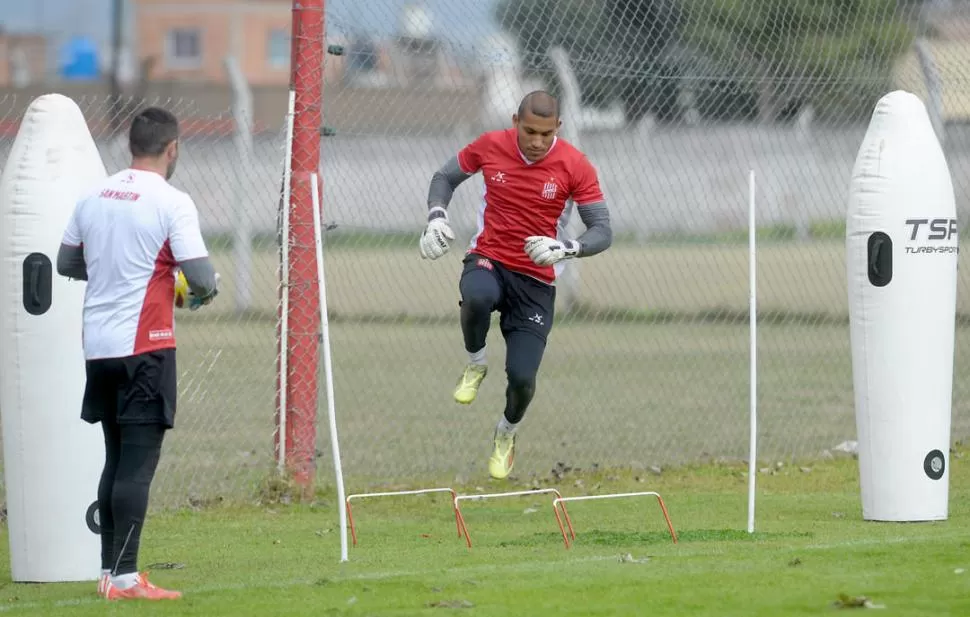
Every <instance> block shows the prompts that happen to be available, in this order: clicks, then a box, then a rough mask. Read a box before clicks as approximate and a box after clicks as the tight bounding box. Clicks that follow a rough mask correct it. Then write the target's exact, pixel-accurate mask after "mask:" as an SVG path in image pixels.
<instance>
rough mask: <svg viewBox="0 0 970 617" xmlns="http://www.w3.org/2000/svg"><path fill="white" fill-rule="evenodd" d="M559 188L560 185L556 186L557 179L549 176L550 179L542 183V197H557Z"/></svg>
mask: <svg viewBox="0 0 970 617" xmlns="http://www.w3.org/2000/svg"><path fill="white" fill-rule="evenodd" d="M557 190H558V187H557V186H556V179H555V178H549V181H548V182H546V183H545V184H543V185H542V198H543V199H555V198H556V191H557Z"/></svg>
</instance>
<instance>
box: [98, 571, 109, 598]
mask: <svg viewBox="0 0 970 617" xmlns="http://www.w3.org/2000/svg"><path fill="white" fill-rule="evenodd" d="M109 585H111V575H110V574H102V575H101V578H99V579H98V595H99V596H102V597H107V594H108V586H109Z"/></svg>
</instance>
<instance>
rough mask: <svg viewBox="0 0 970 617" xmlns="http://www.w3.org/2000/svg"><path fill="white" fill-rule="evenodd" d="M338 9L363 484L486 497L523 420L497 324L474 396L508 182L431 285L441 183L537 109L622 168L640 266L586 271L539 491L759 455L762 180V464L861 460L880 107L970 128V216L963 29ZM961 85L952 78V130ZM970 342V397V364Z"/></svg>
mask: <svg viewBox="0 0 970 617" xmlns="http://www.w3.org/2000/svg"><path fill="white" fill-rule="evenodd" d="M332 4H333V5H334V6H333V8H332V10H331V11H330V12H329V13H328V33H329V36H330V38H331V40H334V41H337V40H339V41H340V42H341V43H342V44H344V45H345V53H344V54H343V55H342V56H333V55H330V56H328V57H327V62H328V75H331V76H332V77H331V80H330V81H328V83H327V85H326V91H325V96H324V117H325V122H326V124H327V125H328V127H330V128H331V129H332V131H333V136H332V137H329V138H326V139H325V140H324V143H323V146H322V149H323V150H322V151H323V163H322V165H323V173H324V197H323V209H324V213H325V216H326V218H327V219H328V220H330V221H332V222H333V223H335V224H336V225H337V228H336V229H334V230H333V231H332V232H330V234H329V235H328V238H327V247H326V259H327V267H328V273H327V276H328V279H327V284H328V287H329V290H330V291H329V294H330V297H331V298H332V300H331V303H330V304H331V309H332V313H333V317H332V319H333V322H332V323H333V324H334V325H333V334H332V336H333V340H334V350H333V355H334V363H335V384H336V386H335V390H336V392H335V396H336V403H337V404H336V407H337V413H338V420H339V423H340V431H341V444H342V453H343V458H344V470H345V473H346V475H347V477H348V479H349V480H348V481H349V482H350V483H351V484H355V483H358V482H359V483H361V484H364V483H366V482H367V481H370V480H374V481H378V480H383V481H392V480H400V481H410V482H414V481H417V479H420V478H425V477H428V476H434V475H436V474H437V475H439V476H444V477H454V476H458V477H460V478H463V479H479V478H481V479H482V481H484V479H485V478H486V477H487V476H486V471H485V469H486V464H485V463H486V460H487V457H488V455H489V453H490V449H491V438H492V431H493V428H494V426H495V423H496V422H497V421H498V419H499V417H500V414H501V413H502V409H503V407H504V391H505V383H504V379H505V375H504V373H503V370H502V369H503V364H504V357H503V352H504V345H503V343H502V341H501V336H500V333H499V331H498V327H497V317H496V320H495V321H493V328H492V331H491V333H490V336H489V349H490V364H491V369H492V370H491V371H490V373H489V376H488V377H487V378H486V380H485V382H484V384H483V386H482V389H481V391H480V395H479V398H478V400H477V401H476V402H475V403H474V404H473V405H472V406H470V407H467V408H466V407H463V406H459V405H456V404H455V403H454V402H453V401H452V399H451V392H452V389H453V387H454V385H455V383H456V380H457V379H458V377H459V374H460V372H461V369H462V366H463V364H464V362H465V361H466V355H465V352H464V349H463V345H462V337H461V332H460V328H459V324H458V299H459V295H458V277H459V274H460V271H461V263H460V259H461V255H462V253H463V249H464V248H465V246H467V243H468V241H469V240H470V238H471V237H472V236H473V235H474V234H475V233H476V231H477V229H478V225H479V223H480V220H481V205H480V204H481V201H482V190H483V179H482V176H481V175H479V176H476V177H475V178H473V179H470V180H468V181H467V182H466V183H465V184H463V185H462V186H461V187H459V188H458V189H457V191H456V193H455V197H454V200H453V202H452V204H451V207H450V208H449V211H450V216H451V221H452V225H453V228H454V229H455V230H456V233H457V234H458V236H459V237H458V239H457V241H456V242H455V244H454V245H453V252H452V253H451V254H450V255H449V256H447V257H445V258H443V259H440V260H438V261H436V262H427V261H422V260H421V259H420V258H419V256H418V251H417V248H416V240H417V235H418V234H419V233H420V230H421V229H422V228H423V226H424V224H425V213H426V206H425V199H426V196H427V193H428V184H429V181H430V179H431V176H432V174H433V172H434V171H435V170H436V169H437V168H438V167H439V166H440V165H441V164H442V163H444V162H445V161H446V160H448V159H449V158H450V157H452V156H454V154H455V153H456V152H457V151H458V150H459V149H460V148H461V147H462V146H464V145H465V144H467V143H469V142H470V141H472V140H473V139H475V137H477V135H478V134H479V133H481V132H482V131H486V130H494V129H503V128H507V127H509V126H510V125H511V117H512V114H513V113H515V111H516V107H517V105H518V103H519V101H520V99H521V97H522V96H523V95H524V94H526V93H527V92H529V91H531V90H533V89H538V88H545V89H550V90H552V91H553V92H555V93H556V94H557V95H558V96H559V97H560V100H561V103H562V110H561V111H562V121H563V125H562V130H561V135H562V136H563V137H565V138H566V139H569V140H571V141H573V142H574V143H575V144H577V145H578V146H579V147H580V148H581V149H582V150H584V151H585V152H586V154H587V155H588V156H589V158H590V160H591V161H592V162H593V163H594V165H595V166H596V167H597V169H598V171H599V174H600V179H601V181H602V184H603V188H604V191H605V194H606V197H607V203H608V205H609V207H610V210H611V214H612V223H613V228H614V232H615V243H614V245H613V247H612V248H611V249H610V250H609V251H607V252H606V253H603V254H601V255H597V256H595V257H592V258H589V259H582V260H578V261H574V262H571V263H570V266H569V270H568V271H567V276H566V277H565V278H564V279H563V281H562V282H561V284H560V287H559V296H558V301H559V305H558V308H557V316H556V325H555V327H554V329H553V332H552V335H551V337H550V339H549V345H548V347H547V350H546V355H545V358H544V360H543V365H542V367H541V369H540V373H539V377H538V390H537V394H536V396H535V399H534V402H533V403H532V406H531V408H530V409H529V411H528V413H527V414H526V416H525V419H524V421H523V424H522V426H521V428H520V430H519V441H518V442H517V453H516V454H517V457H516V473H515V475H516V476H518V478H519V479H520V480H523V481H525V482H530V481H531V479H530V478H531V477H532V476H534V475H540V476H547V475H548V474H550V472H553V473H555V471H556V470H561V469H563V468H564V467H572V468H585V469H588V468H592V467H597V466H599V467H606V466H634V467H652V466H665V465H671V464H679V463H691V462H696V461H700V460H706V459H710V458H715V459H727V460H743V459H744V458H745V457H746V456H747V452H748V429H749V425H748V413H749V394H748V387H749V339H748V337H749V329H748V316H747V312H748V246H747V204H748V176H749V171H750V170H754V172H755V174H756V180H757V188H756V194H757V208H758V213H757V227H758V241H759V252H758V258H757V261H758V264H757V265H758V272H759V281H758V305H759V309H760V313H761V314H760V321H759V359H758V364H759V366H758V369H759V400H758V403H759V412H760V421H759V454H760V456H761V457H763V459H764V460H767V461H771V462H774V461H789V462H790V461H793V460H795V459H810V458H816V457H819V456H826V455H827V453H830V452H831V450H832V449H833V448H835V447H836V446H838V445H839V444H841V443H842V442H845V441H852V440H854V439H855V434H856V429H855V418H854V403H853V393H852V371H851V353H850V346H849V327H848V308H847V304H848V299H847V296H848V291H847V286H846V275H845V255H844V245H845V212H846V205H847V198H848V187H849V179H850V174H851V169H852V164H853V161H854V159H855V156H856V153H857V151H858V148H859V145H860V143H861V140H862V136H863V134H864V132H865V130H866V126H867V123H868V119H869V115H870V114H871V112H872V109H873V107H874V105H875V103H876V101H877V100H878V98H879V97H880V96H882V95H883V94H885V93H886V92H888V91H890V90H892V89H895V88H906V89H910V90H913V91H915V92H917V93H918V94H920V95H921V96H923V98H924V100H925V101H926V102H927V106H928V108H929V111H930V113H931V114H932V115H933V117H934V119H936V120H938V119H940V118H943V117H945V115H949V117H950V119H951V122H949V123H938V124H939V126H941V127H943V128H945V131H946V133H945V142H944V143H945V146H946V151H947V154H948V156H949V159H950V164H951V170H952V172H953V175H954V184H955V186H956V190H957V203H958V204H960V217H961V220H962V217H964V216H965V215H966V207H965V205H964V204H965V203H966V197H967V180H968V176H967V170H968V164H970V159H968V156H967V155H968V151H967V134H966V131H965V128H963V127H962V126H960V125H959V120H961V119H965V118H966V115H965V113H966V110H967V109H968V108H970V106H968V103H970V93H967V97H966V99H961V98H959V97H958V94H959V93H962V92H963V90H962V89H961V88H962V87H963V85H962V82H963V81H965V76H964V75H963V71H965V70H966V67H967V66H970V45H966V44H965V46H964V47H962V48H961V47H959V45H957V44H955V43H952V42H949V41H948V40H944V39H941V38H939V37H942V36H943V35H942V34H937V33H939V32H940V31H941V30H942V26H945V25H947V24H948V23H952V19H953V18H952V16H949V17H947V16H944V17H943V18H942V19H941V20H939V21H937V22H934V23H935V24H936V25H934V23H930V21H929V17H930V16H929V15H928V14H927V13H921V12H920V10H919V8H920V7H918V6H915V5H913V6H910V5H909V4H907V3H898V4H897V3H895V2H890V1H871V2H855V3H844V2H838V3H837V2H802V1H792V0H777V1H774V0H757V1H745V2H711V1H709V0H696V1H693V0H680V1H674V0H655V1H647V0H643V1H632V0H593V1H584V2H572V1H568V0H559V1H549V0H517V1H516V0H507V1H497V2H490V3H472V2H456V3H451V4H449V5H448V6H442V5H440V4H438V5H435V10H436V11H437V13H434V14H432V13H431V12H430V11H424V10H421V9H418V8H415V7H412V8H411V9H409V12H405V13H399V12H398V8H399V4H398V3H396V2H393V1H392V0H378V1H375V2H370V3H367V4H366V5H359V6H357V7H356V8H355V9H354V10H353V11H349V10H348V11H346V12H344V11H338V7H337V6H336V5H337V3H332ZM486 4H487V5H488V15H485V16H484V18H483V16H482V15H480V13H481V11H482V6H483V5H486ZM425 6H427V5H425ZM464 15H467V17H465V18H463V17H462V16H464ZM395 20H399V21H400V26H398V27H393V26H390V27H389V26H387V25H388V24H392V23H395ZM365 26H366V27H365ZM368 28H369V29H368ZM924 36H925V37H933V36H935V37H937V38H930V39H925V40H924ZM958 49H962V50H963V52H962V55H961V54H960V53H958V52H957V51H955V50H958ZM927 52H928V53H927ZM927 62H930V63H933V62H935V63H936V65H935V69H936V70H935V71H933V70H930V71H928V70H927V66H931V65H928V64H927ZM931 68H932V66H931ZM934 73H935V74H942V75H944V78H945V79H947V80H948V81H947V82H946V92H947V93H948V98H947V99H946V100H945V101H944V103H945V104H944V105H940V106H937V105H936V102H937V101H938V100H939V97H937V96H936V95H937V94H938V91H937V90H936V88H938V85H937V84H936V83H935V82H934V79H933V77H932V76H933V74H934ZM928 76H929V77H928ZM952 120H956V121H957V122H952ZM577 218H578V217H577ZM573 230H574V233H580V232H581V230H582V227H581V224H578V225H577V221H575V220H574V221H573ZM962 276H964V277H965V276H966V275H965V274H963V275H962ZM964 287H965V286H964V285H963V281H961V291H960V294H961V295H960V311H961V315H964V316H965V314H966V310H967V308H968V306H967V295H966V291H965V288H964ZM962 323H963V317H961V325H960V327H959V332H958V337H957V346H958V347H957V364H956V372H957V374H958V375H959V374H961V372H962V371H964V370H965V369H966V366H967V364H966V362H967V358H966V355H967V354H966V353H965V352H966V350H967V348H968V345H970V338H968V336H967V330H966V328H965V327H964V326H963V325H962ZM966 400H967V397H966V386H965V385H964V384H963V383H962V382H961V381H960V380H959V379H957V380H956V386H955V393H954V424H953V435H954V438H961V437H965V436H966V435H967V434H968V432H970V416H968V413H967V402H966ZM321 430H325V429H324V425H321Z"/></svg>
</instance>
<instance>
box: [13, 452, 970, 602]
mask: <svg viewBox="0 0 970 617" xmlns="http://www.w3.org/2000/svg"><path fill="white" fill-rule="evenodd" d="M966 452H967V451H966V450H958V451H957V452H956V453H955V454H954V456H953V458H952V464H951V466H950V470H951V474H952V475H951V477H950V516H949V519H948V520H946V521H941V522H932V523H876V522H865V521H863V520H862V518H861V507H860V500H859V493H858V484H857V467H856V462H855V461H854V460H852V459H836V460H830V461H826V462H820V463H817V464H814V465H812V466H811V467H804V468H799V467H788V466H784V467H781V468H774V469H772V470H771V471H770V472H769V471H767V470H766V472H763V473H759V474H758V478H757V479H758V489H759V493H758V502H757V525H756V533H755V534H754V535H753V536H749V535H748V534H747V533H746V531H745V526H746V520H747V518H746V516H747V515H746V503H747V501H746V487H747V480H746V478H745V474H744V470H745V468H744V467H743V466H739V465H716V466H715V465H706V466H696V467H690V468H683V469H678V470H671V471H665V472H663V473H662V474H660V475H655V474H652V473H649V472H647V473H641V472H632V471H617V472H610V473H598V474H595V473H589V472H585V473H575V472H571V473H565V474H564V475H561V476H556V477H550V476H548V475H547V476H545V477H543V478H541V479H540V481H539V482H537V484H536V486H539V487H548V486H553V487H557V488H559V490H561V492H562V494H563V495H564V496H571V495H582V494H588V493H595V494H602V493H607V492H623V491H630V490H638V491H644V490H657V491H659V492H660V493H661V494H662V495H663V497H664V498H665V501H666V504H667V506H668V508H669V511H670V515H671V517H672V519H673V522H674V524H675V526H676V529H677V532H678V535H679V543H677V544H673V543H672V542H671V539H670V537H669V535H668V534H667V532H666V528H665V526H664V523H663V519H662V518H661V516H660V513H659V510H658V508H657V504H656V501H654V500H653V499H652V498H636V499H624V500H613V501H599V502H576V503H571V504H570V505H569V512H570V515H571V518H572V521H573V524H574V526H575V528H576V532H577V538H576V541H575V543H574V545H573V546H572V548H570V549H569V550H566V549H565V548H564V545H563V542H562V539H561V536H560V534H559V530H558V527H557V525H556V523H555V519H554V517H553V513H552V507H551V498H550V497H549V496H548V495H528V496H525V497H512V498H505V499H495V500H486V501H480V502H475V501H468V502H464V503H463V506H462V510H463V513H464V517H465V520H466V522H467V525H468V529H469V531H470V534H471V537H472V540H473V547H472V548H471V549H468V548H466V547H465V544H464V543H463V541H461V540H460V539H459V538H458V537H457V534H456V531H455V524H454V518H453V516H452V512H451V509H450V504H449V500H448V499H447V498H442V497H441V496H420V497H406V498H385V499H374V500H371V501H366V500H365V501H359V502H355V506H354V515H355V516H354V518H355V520H356V523H357V529H358V533H359V540H360V543H359V545H358V546H357V547H351V549H350V561H349V562H347V563H342V564H341V563H339V556H340V552H339V527H338V517H337V502H336V500H335V499H334V496H333V495H332V494H330V493H322V494H320V495H319V496H318V498H317V499H316V501H314V502H313V503H304V504H300V505H281V504H279V503H263V504H261V505H250V506H244V507H243V506H231V507H230V506H216V507H210V508H203V509H198V510H189V509H183V510H179V511H171V512H166V513H163V514H158V515H153V516H152V517H151V519H150V521H149V523H148V527H147V529H146V532H145V536H144V539H143V547H144V548H143V553H142V566H143V567H144V566H148V567H152V568H153V569H152V572H153V574H152V578H153V580H155V581H156V582H157V583H158V584H161V585H164V586H170V587H173V588H178V589H181V590H182V591H183V592H184V593H185V597H184V598H183V599H182V600H179V601H177V602H172V603H156V604H150V603H140V604H137V605H131V604H130V603H129V604H125V605H120V604H117V605H106V602H105V601H103V600H101V599H99V598H98V597H96V595H95V592H94V587H95V585H94V582H91V583H71V584H57V585H37V584H33V585H21V584H13V583H9V582H3V583H0V613H3V614H11V615H25V616H26V615H37V616H41V615H44V616H47V615H61V614H63V615H75V616H78V617H83V616H85V615H98V616H103V615H122V614H124V615H135V614H137V615H200V616H201V615H205V616H206V617H221V616H225V617H229V616H232V617H250V616H251V617H256V616H260V617H261V616H263V615H287V616H307V617H317V616H319V615H360V616H366V615H374V616H376V615H451V614H467V615H495V616H505V615H539V614H541V615H584V616H585V615H645V614H648V615H656V616H661V615H670V616H675V615H676V616H681V615H694V616H698V617H701V616H711V617H725V616H733V615H737V616H745V617H756V616H762V615H763V616H771V617H774V616H777V615H786V616H800V615H829V614H838V613H839V612H840V610H839V608H838V607H837V606H836V605H835V603H837V602H840V598H843V597H844V598H845V599H846V600H848V601H850V602H851V601H853V600H854V601H857V602H862V601H863V600H862V598H867V599H868V600H869V601H870V602H871V603H873V604H875V605H877V606H884V607H885V609H884V610H883V611H882V614H886V615H896V616H904V615H905V616H909V615H911V616H919V617H923V616H927V615H933V616H940V617H943V616H951V615H952V616H957V615H966V614H968V612H970V593H968V592H970V550H968V549H970V474H968V472H967V469H966V466H965V465H964V464H963V463H964V460H966V458H965V455H966ZM505 486H506V485H505V484H504V483H498V482H491V481H476V482H472V483H470V484H467V485H463V486H458V485H455V486H454V488H456V489H457V490H459V491H460V492H461V493H462V494H474V493H476V492H497V491H501V490H506V489H505V488H504V487H505ZM6 546H7V542H6V540H5V539H4V541H2V542H0V547H2V548H0V550H4V551H5V550H6V548H5V547H6ZM8 561H9V560H8V559H7V558H6V556H4V557H2V558H0V581H9V571H8V569H7V568H8V565H7V564H8ZM877 614H879V613H877Z"/></svg>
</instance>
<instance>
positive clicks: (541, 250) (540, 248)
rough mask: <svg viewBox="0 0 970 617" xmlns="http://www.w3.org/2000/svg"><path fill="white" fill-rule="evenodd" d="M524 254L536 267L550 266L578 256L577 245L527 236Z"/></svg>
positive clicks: (545, 237)
mask: <svg viewBox="0 0 970 617" xmlns="http://www.w3.org/2000/svg"><path fill="white" fill-rule="evenodd" d="M525 252H526V253H527V254H528V255H529V259H531V260H532V261H533V262H534V263H535V264H536V265H537V266H551V265H553V264H555V263H558V262H560V261H562V260H563V259H571V258H573V257H576V256H577V255H579V243H578V242H576V241H574V240H557V239H555V238H549V237H547V236H529V237H528V238H526V239H525Z"/></svg>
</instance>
